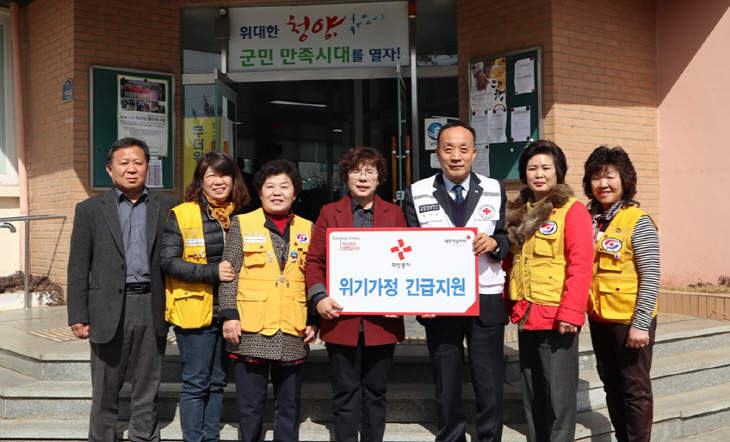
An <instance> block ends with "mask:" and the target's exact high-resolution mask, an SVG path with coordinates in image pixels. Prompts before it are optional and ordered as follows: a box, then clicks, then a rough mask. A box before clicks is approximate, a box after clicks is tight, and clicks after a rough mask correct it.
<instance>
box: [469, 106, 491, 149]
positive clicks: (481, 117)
mask: <svg viewBox="0 0 730 442" xmlns="http://www.w3.org/2000/svg"><path fill="white" fill-rule="evenodd" d="M489 112H490V111H485V110H481V111H473V112H472V113H471V127H473V128H474V132H476V137H475V140H474V143H475V144H487V143H488V137H489V135H488V130H489V126H488V125H489V119H488V116H487V115H488V114H489Z"/></svg>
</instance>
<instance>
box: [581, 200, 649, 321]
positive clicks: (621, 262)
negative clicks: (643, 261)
mask: <svg viewBox="0 0 730 442" xmlns="http://www.w3.org/2000/svg"><path fill="white" fill-rule="evenodd" d="M643 215H646V212H644V211H643V210H641V209H639V208H638V207H624V208H622V209H621V210H619V211H618V213H616V216H614V217H613V219H612V220H611V223H610V224H609V225H608V228H607V229H606V231H605V232H603V234H602V235H601V237H600V238H599V239H598V241H597V242H596V246H595V251H594V254H593V284H592V285H591V296H590V298H589V299H588V314H589V315H590V317H592V318H594V319H598V320H603V321H609V322H618V323H622V324H630V323H631V320H632V318H633V317H634V308H635V307H636V299H637V294H638V292H639V274H638V273H637V271H636V262H635V261H634V248H633V247H632V246H631V236H632V235H633V233H634V227H635V226H636V223H637V222H638V221H639V218H641V217H642V216H643ZM656 314H657V306H656V305H655V306H654V313H653V316H656Z"/></svg>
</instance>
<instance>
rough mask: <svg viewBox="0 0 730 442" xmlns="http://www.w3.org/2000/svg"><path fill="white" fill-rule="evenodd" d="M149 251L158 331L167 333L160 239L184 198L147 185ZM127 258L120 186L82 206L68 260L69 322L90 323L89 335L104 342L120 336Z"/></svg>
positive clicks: (98, 341) (77, 207)
mask: <svg viewBox="0 0 730 442" xmlns="http://www.w3.org/2000/svg"><path fill="white" fill-rule="evenodd" d="M147 194H148V196H149V201H148V203H147V252H148V254H149V260H150V285H151V292H152V293H151V296H152V306H153V312H152V314H153V318H154V326H155V333H156V334H157V335H158V336H164V335H165V334H167V323H166V322H165V280H164V277H163V274H162V270H161V269H160V243H161V239H162V232H163V230H164V228H165V222H166V220H167V214H168V213H169V212H170V209H172V208H173V207H175V206H176V205H177V204H178V199H177V198H175V197H173V196H170V195H167V194H164V193H160V192H157V191H154V190H151V189H148V190H147ZM125 278H126V262H125V259H124V244H123V243H122V227H121V224H120V222H119V211H118V208H117V200H116V195H115V193H114V189H111V190H109V191H108V192H105V193H102V194H100V195H96V196H94V197H91V198H89V199H87V200H85V201H82V202H80V203H78V204H77V205H76V214H75V216H74V225H73V231H72V233H71V250H70V253H69V260H68V296H67V301H68V323H69V325H72V324H77V323H89V324H90V327H89V339H90V340H91V342H93V343H95V344H104V343H107V342H109V341H111V339H112V338H113V337H114V334H115V333H116V330H117V327H118V325H119V320H120V319H121V317H122V312H123V308H124V297H125V294H124V281H125Z"/></svg>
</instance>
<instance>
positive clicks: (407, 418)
mask: <svg viewBox="0 0 730 442" xmlns="http://www.w3.org/2000/svg"><path fill="white" fill-rule="evenodd" d="M414 353H415V352H414ZM413 357H414V358H417V357H418V356H413ZM407 359H408V356H404V360H407ZM652 377H653V387H654V394H655V397H661V396H666V395H670V394H675V393H680V392H684V391H689V390H692V389H696V388H701V387H708V386H713V385H718V384H723V383H726V382H730V347H718V348H710V349H706V350H699V351H695V352H689V353H683V354H677V355H671V356H665V357H659V358H656V359H655V360H654V366H653V369H652ZM414 379H415V377H414ZM414 379H408V380H407V382H390V383H389V395H388V397H389V401H390V407H389V410H390V411H389V415H388V421H389V422H435V420H436V417H435V416H436V414H435V413H436V411H435V398H434V387H433V384H432V383H431V376H430V374H428V375H425V376H421V377H420V378H418V379H416V380H417V381H418V382H414ZM129 390H130V387H129V385H127V386H125V388H124V389H123V390H122V403H121V414H122V417H123V418H126V417H128V412H129V411H128V410H129V403H128V401H129V396H130V393H129ZM270 390H271V387H270ZM179 393H180V384H179V383H177V382H164V383H163V384H162V386H161V388H160V413H161V417H162V418H163V419H168V420H172V419H176V418H177V414H178V406H177V405H178V400H179ZM331 394H332V392H331V386H330V383H329V380H327V381H321V382H311V381H309V380H307V381H306V382H305V384H304V387H303V397H304V398H305V399H304V403H303V405H302V408H303V410H302V411H303V416H306V417H309V418H311V419H312V420H316V421H323V422H329V421H330V420H331V410H330V407H331ZM225 397H226V399H225V400H226V406H225V410H226V413H228V414H226V415H224V417H223V418H224V421H234V420H235V416H234V410H235V404H234V402H235V384H234V383H233V382H231V383H230V384H229V386H228V387H227V388H226V393H225ZM463 397H464V400H465V402H466V409H467V410H468V411H469V417H468V418H469V422H474V416H473V409H474V394H473V391H472V388H471V385H469V384H466V383H465V384H464V385H463ZM0 398H1V399H2V400H3V403H4V404H5V405H4V408H3V409H1V410H2V412H1V413H0V417H4V418H32V417H35V416H38V415H39V414H42V415H44V416H48V417H54V418H62V419H66V418H73V417H76V416H79V415H80V414H81V415H86V414H88V410H89V407H90V403H91V385H90V383H89V382H88V381H39V380H37V379H35V378H34V377H32V376H27V375H23V374H20V373H17V372H14V371H11V370H7V369H0ZM269 398H270V399H269V401H268V406H267V410H268V412H267V416H266V419H267V420H271V419H273V415H272V414H273V399H271V398H273V392H272V391H269ZM521 400H522V397H521V392H520V384H519V382H515V383H511V384H506V385H505V422H507V423H519V422H524V415H523V413H522V404H521ZM602 407H605V394H604V392H603V384H602V383H601V381H600V379H599V377H598V374H597V372H596V371H595V369H592V368H591V369H589V370H582V371H581V373H580V381H579V387H578V411H580V412H586V411H590V410H595V409H598V408H602Z"/></svg>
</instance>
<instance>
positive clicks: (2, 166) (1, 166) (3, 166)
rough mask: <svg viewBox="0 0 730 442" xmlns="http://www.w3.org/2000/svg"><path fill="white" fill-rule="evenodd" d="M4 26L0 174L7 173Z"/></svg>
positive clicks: (0, 36)
mask: <svg viewBox="0 0 730 442" xmlns="http://www.w3.org/2000/svg"><path fill="white" fill-rule="evenodd" d="M5 87H6V80H5V26H4V25H2V24H0V176H2V175H6V174H7V173H8V137H7V132H6V130H5V116H6V115H7V109H6V103H5Z"/></svg>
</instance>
